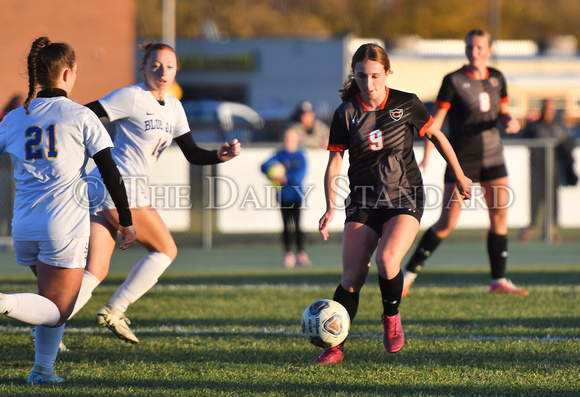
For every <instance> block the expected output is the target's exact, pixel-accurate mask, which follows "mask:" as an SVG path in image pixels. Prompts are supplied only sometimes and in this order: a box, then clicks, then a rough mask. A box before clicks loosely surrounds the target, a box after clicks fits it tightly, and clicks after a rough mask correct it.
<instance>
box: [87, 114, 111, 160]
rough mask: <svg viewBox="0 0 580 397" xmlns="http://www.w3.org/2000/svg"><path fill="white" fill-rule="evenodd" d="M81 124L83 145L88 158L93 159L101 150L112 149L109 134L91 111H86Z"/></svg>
mask: <svg viewBox="0 0 580 397" xmlns="http://www.w3.org/2000/svg"><path fill="white" fill-rule="evenodd" d="M83 124H84V125H83V137H84V143H85V147H86V149H87V152H88V153H89V156H91V157H93V156H94V155H95V154H97V153H98V152H100V151H101V150H103V149H105V148H108V147H111V148H112V147H113V141H112V140H111V137H110V135H109V133H108V132H107V130H106V129H105V127H104V126H103V123H101V121H100V120H99V119H98V118H97V116H95V114H94V113H93V112H92V111H90V110H88V109H87V114H86V117H85V118H84V120H83Z"/></svg>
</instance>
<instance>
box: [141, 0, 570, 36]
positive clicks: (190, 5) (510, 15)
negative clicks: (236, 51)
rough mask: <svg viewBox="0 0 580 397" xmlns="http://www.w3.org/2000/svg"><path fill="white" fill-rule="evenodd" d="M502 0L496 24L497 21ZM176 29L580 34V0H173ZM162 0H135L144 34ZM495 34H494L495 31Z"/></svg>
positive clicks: (191, 32) (151, 32)
mask: <svg viewBox="0 0 580 397" xmlns="http://www.w3.org/2000/svg"><path fill="white" fill-rule="evenodd" d="M496 1H497V4H499V5H500V9H501V14H500V19H499V22H500V25H499V31H495V29H494V23H493V22H492V17H491V15H492V9H493V7H494V4H496ZM176 4H177V5H176V9H177V17H176V19H177V21H176V22H177V33H178V36H180V37H199V36H200V29H201V25H202V24H203V22H204V21H213V22H214V23H215V24H216V26H217V27H218V28H219V30H220V31H221V33H222V34H223V35H225V36H229V37H253V36H259V37H265V36H328V35H341V34H345V33H353V34H355V35H357V36H361V37H379V38H395V37H398V36H404V35H419V36H421V37H423V38H456V39H462V38H463V37H464V36H465V34H466V32H468V31H469V30H471V29H474V28H483V29H488V30H489V31H491V32H492V33H493V35H494V36H496V35H498V34H499V38H502V39H542V38H546V37H550V36H555V35H573V36H574V37H576V38H577V39H579V38H580V24H578V23H577V21H578V20H579V19H580V2H577V1H570V0H511V1H500V0H493V1H480V2H470V1H463V0H326V1H312V0H292V1H282V0H197V1H192V0H176ZM160 10H161V0H138V7H137V13H138V17H137V21H138V35H139V36H140V37H158V36H160V35H161V16H160V12H161V11H160ZM494 38H497V37H494Z"/></svg>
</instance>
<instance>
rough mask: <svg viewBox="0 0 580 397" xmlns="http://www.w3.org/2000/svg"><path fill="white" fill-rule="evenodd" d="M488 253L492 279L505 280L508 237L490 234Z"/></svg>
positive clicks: (488, 237)
mask: <svg viewBox="0 0 580 397" xmlns="http://www.w3.org/2000/svg"><path fill="white" fill-rule="evenodd" d="M487 253H488V254H489V264H490V266H491V278H492V279H498V278H504V277H505V269H506V267H507V257H508V239H507V235H505V234H504V235H501V234H495V233H492V232H489V233H488V235H487Z"/></svg>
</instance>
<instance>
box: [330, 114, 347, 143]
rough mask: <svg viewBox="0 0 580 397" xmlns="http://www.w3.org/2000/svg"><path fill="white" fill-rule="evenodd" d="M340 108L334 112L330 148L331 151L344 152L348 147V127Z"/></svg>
mask: <svg viewBox="0 0 580 397" xmlns="http://www.w3.org/2000/svg"><path fill="white" fill-rule="evenodd" d="M340 109H341V108H338V109H337V110H336V111H335V112H334V116H333V118H332V123H331V124H330V134H329V137H328V150H330V151H331V152H343V151H345V150H346V149H348V128H347V125H346V122H345V118H344V115H343V114H342V112H341V111H340Z"/></svg>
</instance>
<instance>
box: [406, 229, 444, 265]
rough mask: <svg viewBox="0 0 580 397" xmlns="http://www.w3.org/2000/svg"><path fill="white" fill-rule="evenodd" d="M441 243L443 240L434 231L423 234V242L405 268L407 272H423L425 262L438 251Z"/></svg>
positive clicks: (429, 230)
mask: <svg viewBox="0 0 580 397" xmlns="http://www.w3.org/2000/svg"><path fill="white" fill-rule="evenodd" d="M441 241H443V240H442V239H440V238H439V237H437V235H436V234H435V232H433V230H432V229H428V230H427V231H426V232H425V234H423V237H422V238H421V241H419V244H418V245H417V248H416V249H415V252H414V253H413V256H412V257H411V259H409V263H407V266H406V267H405V268H406V270H407V271H409V272H413V273H420V272H421V270H423V265H424V263H425V261H426V260H427V258H429V256H431V254H432V253H433V251H435V250H436V249H437V247H438V246H439V244H440V243H441Z"/></svg>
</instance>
